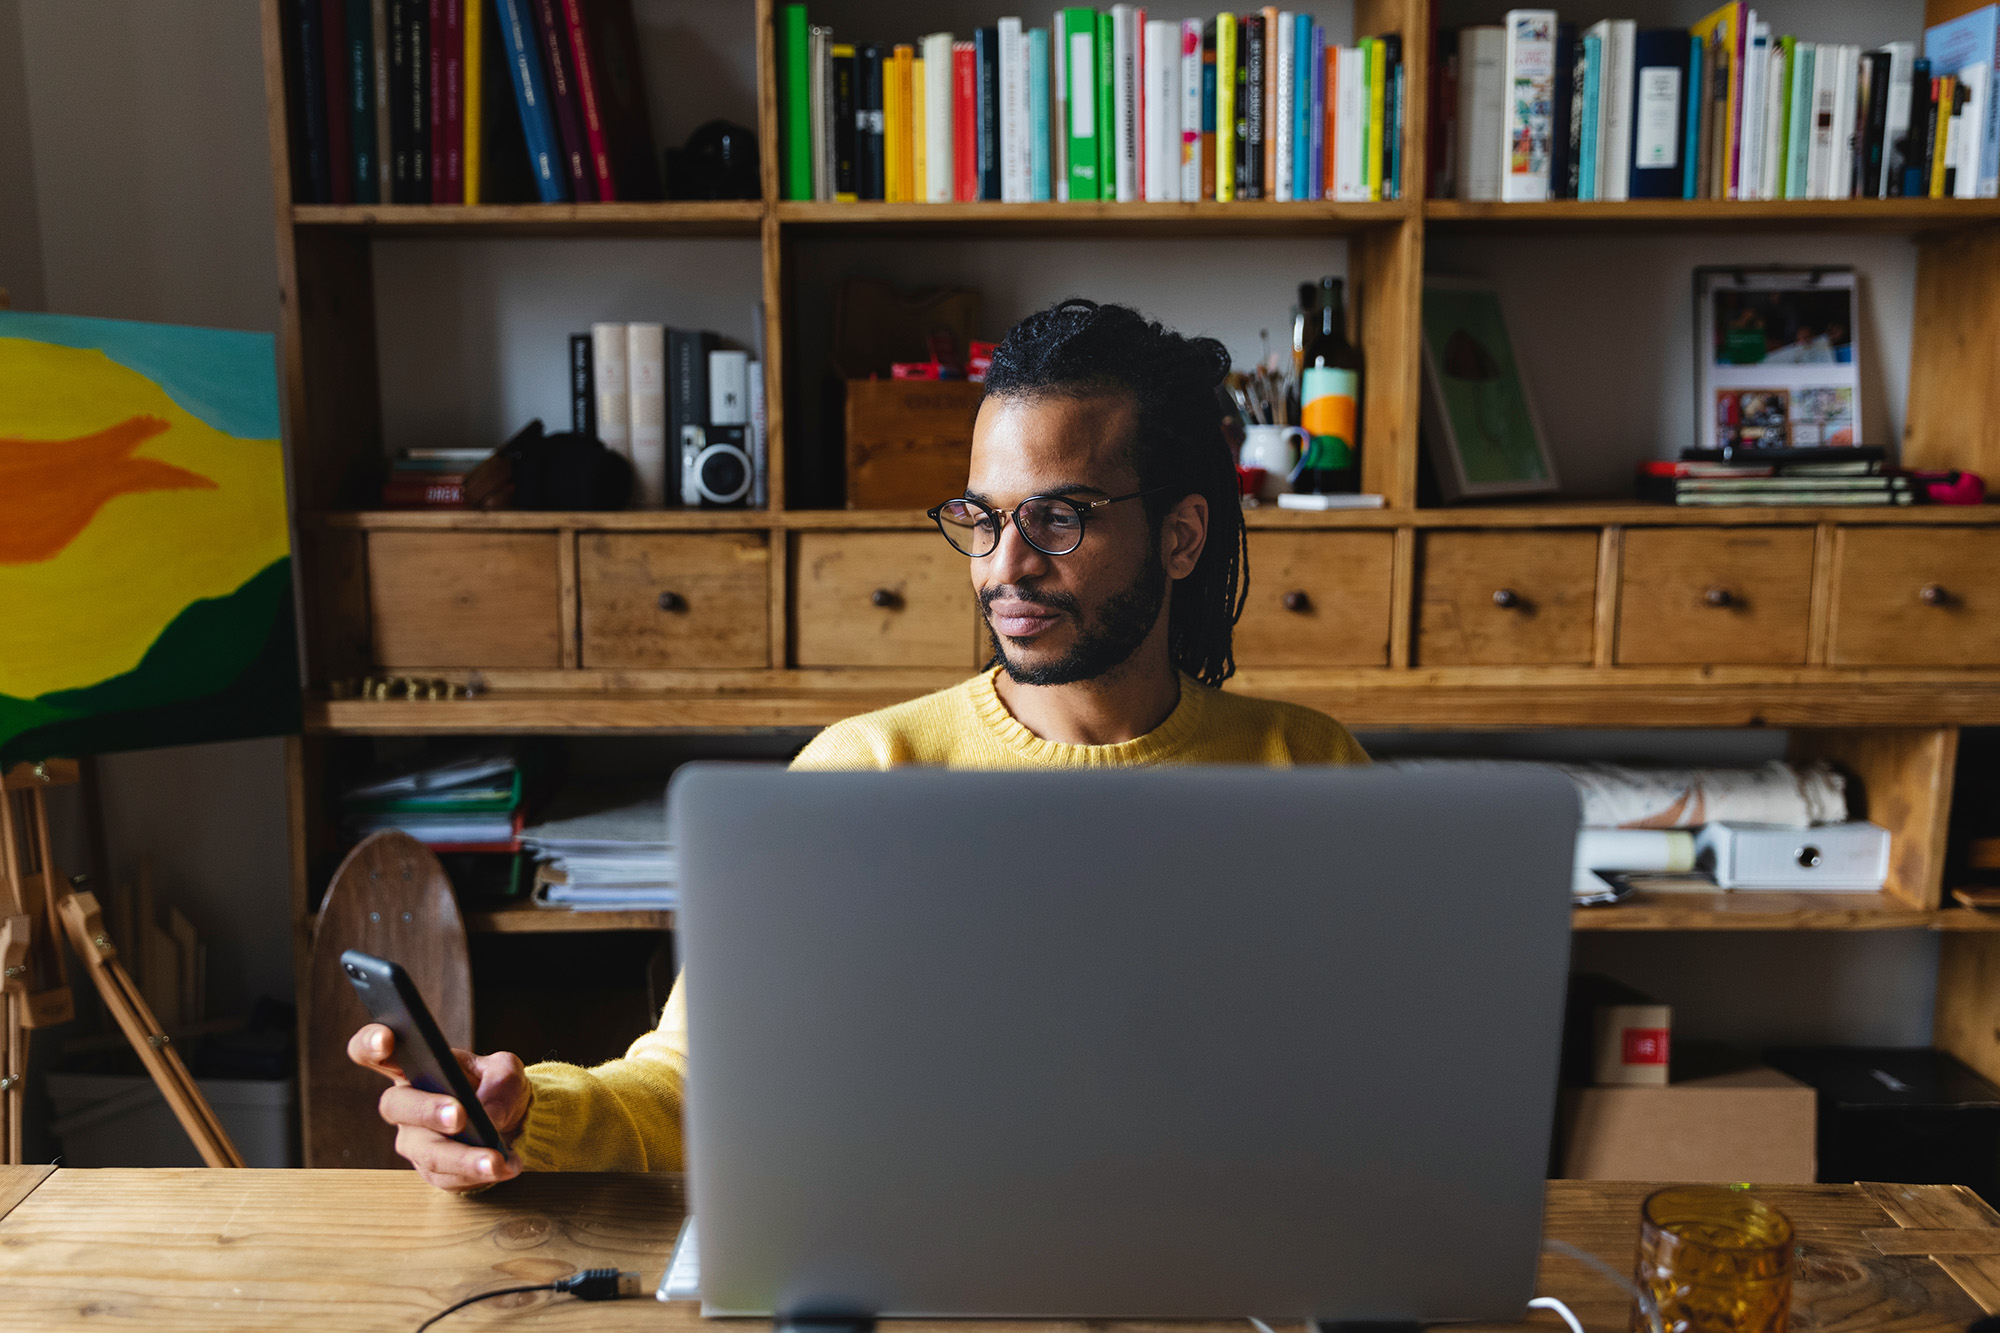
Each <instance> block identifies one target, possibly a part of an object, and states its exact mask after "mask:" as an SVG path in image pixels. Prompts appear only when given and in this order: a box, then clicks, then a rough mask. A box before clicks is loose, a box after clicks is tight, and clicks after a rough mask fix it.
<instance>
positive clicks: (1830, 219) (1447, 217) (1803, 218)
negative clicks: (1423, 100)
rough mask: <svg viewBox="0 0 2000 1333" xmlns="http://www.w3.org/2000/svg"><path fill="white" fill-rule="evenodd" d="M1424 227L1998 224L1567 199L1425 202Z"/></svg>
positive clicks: (1822, 210)
mask: <svg viewBox="0 0 2000 1333" xmlns="http://www.w3.org/2000/svg"><path fill="white" fill-rule="evenodd" d="M1424 220H1425V221H1426V222H1428V223H1430V224H1432V225H1434V226H1436V227H1437V228H1438V229H1439V230H1440V231H1511V230H1526V229H1532V230H1534V231H1537V232H1549V231H1671V232H1695V231H1725V232H1726V231H1876V232H1939V231H1953V230H1957V229H1961V228H1969V227H1985V226H1991V225H1992V224H1993V223H1995V222H2000V200H1992V199H1784V200H1776V199H1774V200H1763V201H1758V202H1750V203H1738V202H1734V201H1731V200H1726V199H1720V200H1719V199H1635V200H1630V201H1624V202H1618V203H1598V202H1594V201H1593V202H1579V201H1577V200H1573V199H1567V200H1559V201H1551V202H1548V203H1540V204H1501V203H1490V202H1485V201H1473V200H1465V199H1431V200H1427V201H1425V203H1424Z"/></svg>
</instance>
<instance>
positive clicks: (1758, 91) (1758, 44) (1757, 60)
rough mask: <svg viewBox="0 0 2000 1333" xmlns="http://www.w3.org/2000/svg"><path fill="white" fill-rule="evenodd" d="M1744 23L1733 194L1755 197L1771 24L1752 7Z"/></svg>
mask: <svg viewBox="0 0 2000 1333" xmlns="http://www.w3.org/2000/svg"><path fill="white" fill-rule="evenodd" d="M1744 26H1745V28H1746V30H1747V31H1748V33H1749V36H1750V49H1749V51H1748V52H1747V53H1746V54H1745V55H1744V58H1743V94H1742V112H1741V116H1742V123H1741V135H1742V143H1743V146H1742V148H1741V150H1740V151H1741V154H1742V156H1741V158H1740V160H1739V161H1738V162H1737V169H1736V195H1735V197H1736V198H1738V199H1757V198H1759V197H1761V193H1762V191H1761V185H1762V182H1763V180H1764V76H1765V74H1766V72H1767V71H1768V70H1769V68H1770V62H1771V25H1770V24H1768V23H1759V22H1758V21H1757V11H1756V10H1754V9H1753V10H1751V11H1750V17H1749V20H1748V22H1747V23H1746V24H1745V25H1744Z"/></svg>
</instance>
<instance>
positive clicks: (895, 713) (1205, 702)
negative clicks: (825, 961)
mask: <svg viewBox="0 0 2000 1333" xmlns="http://www.w3.org/2000/svg"><path fill="white" fill-rule="evenodd" d="M997 671H998V668H997V667H996V668H994V669H992V670H988V671H985V672H982V673H981V674H979V675H977V676H974V677H973V678H972V679H971V680H968V681H965V682H963V683H962V684H958V685H954V686H952V687H951V688H950V689H948V690H940V691H938V692H937V693H936V694H932V695H927V696H925V697H924V698H922V699H913V700H911V701H910V702H909V703H905V704H898V705H896V706H895V707H893V708H885V709H882V710H881V711H880V712H876V713H868V714H864V715H863V716H861V717H855V718H849V719H848V720H847V721H845V722H840V723H836V724H835V725H833V726H831V727H828V728H827V729H826V730H825V731H823V732H821V733H820V734H819V735H818V736H817V737H815V738H814V739H813V741H812V743H811V744H809V745H807V746H806V748H805V749H804V750H803V751H802V752H801V753H800V754H799V757H798V758H797V759H796V760H794V761H793V763H792V767H793V768H798V769H868V768H894V767H897V766H900V765H903V764H930V765H938V766H943V767H950V768H1086V767H1116V766H1122V765H1141V764H1265V765H1273V766H1284V765H1289V764H1355V763H1366V762H1368V756H1367V754H1365V753H1364V752H1363V751H1362V749H1361V747H1360V745H1358V744H1356V743H1355V740H1354V738H1353V737H1352V736H1350V735H1348V734H1347V729H1346V728H1345V727H1343V726H1341V725H1340V724H1339V723H1338V722H1335V721H1334V720H1333V719H1332V718H1330V717H1327V716H1325V715H1324V714H1321V713H1315V712H1313V711H1312V710H1311V709H1309V708H1301V707H1299V706H1298V705H1296V704H1286V703H1274V702H1271V701H1269V700H1264V699H1251V698H1246V697H1245V696H1243V695H1240V694H1225V693H1223V692H1221V691H1219V690H1212V689H1209V688H1207V687H1206V686H1203V685H1201V684H1198V683H1197V682H1195V681H1194V680H1192V679H1190V678H1188V677H1186V676H1183V677H1182V678H1181V698H1180V702H1179V704H1177V705H1176V706H1175V708H1174V711H1173V712H1172V713H1170V714H1168V716H1167V720H1166V721H1165V722H1162V723H1161V724H1160V725H1159V726H1157V727H1155V728H1154V729H1153V730H1152V731H1149V732H1147V733H1146V734H1145V735H1144V736H1140V737H1138V738H1137V739H1136V740H1129V741H1124V742H1122V743H1120V744H1117V745H1065V744H1061V743H1059V742H1055V741H1045V740H1042V739H1040V738H1039V737H1037V736H1036V735H1035V734H1034V733H1033V732H1031V731H1029V730H1028V729H1027V728H1026V727H1024V726H1022V725H1021V724H1020V723H1019V722H1018V721H1016V720H1015V719H1014V715H1013V714H1012V713H1009V712H1008V711H1007V706H1006V705H1005V704H1003V703H1002V702H1001V701H1000V696H999V695H998V694H997V693H996V692H995V691H994V688H993V678H994V675H995V674H996V673H997ZM686 1072H687V996H686V991H685V986H684V985H683V983H682V982H680V981H676V982H675V983H674V989H673V993H672V994H671V995H669V996H668V997H667V1004H666V1008H665V1010H664V1011H663V1012H662V1013H661V1015H660V1025H659V1027H658V1028H656V1029H655V1030H653V1031H651V1032H648V1033H647V1034H645V1035H644V1036H642V1037H640V1038H639V1039H638V1040H637V1041H635V1042H633V1043H632V1046H631V1049H629V1050H628V1051H626V1052H625V1054H624V1056H623V1057H622V1058H620V1059H617V1060H610V1061H607V1062H605V1063H604V1064H601V1065H598V1066H597V1067H596V1068H594V1069H581V1068H578V1067H577V1066H576V1065H567V1064H558V1063H554V1062H550V1063H544V1064H538V1065H532V1066H530V1067H529V1069H528V1082H529V1084H530V1086H531V1087H532V1088H533V1089H534V1096H533V1099H532V1101H531V1102H530V1104H529V1107H528V1118H527V1121H526V1122H525V1123H524V1124H523V1125H522V1127H521V1133H520V1136H519V1137H518V1138H517V1139H516V1140H515V1143H514V1149H515V1151H516V1152H517V1153H518V1154H519V1155H520V1158H521V1162H522V1164H523V1165H524V1166H526V1167H527V1168H528V1169H529V1170H531V1171H678V1170H681V1169H682V1155H681V1085H682V1081H683V1079H684V1078H685V1076H686Z"/></svg>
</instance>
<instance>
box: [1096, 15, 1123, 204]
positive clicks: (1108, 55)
mask: <svg viewBox="0 0 2000 1333" xmlns="http://www.w3.org/2000/svg"><path fill="white" fill-rule="evenodd" d="M1113 26H1114V25H1113V23H1112V19H1111V13H1110V11H1108V10H1105V11H1100V12H1099V13H1098V15H1097V75H1096V77H1097V197H1098V198H1099V199H1104V200H1113V199H1116V198H1117V197H1118V153H1117V142H1118V128H1117V121H1118V111H1117V106H1118V101H1117V97H1116V92H1115V88H1114V85H1115V83H1116V79H1115V78H1114V77H1113V72H1112V71H1113V63H1114V62H1113V47H1114V43H1113V41H1112V28H1113Z"/></svg>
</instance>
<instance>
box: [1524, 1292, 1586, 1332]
mask: <svg viewBox="0 0 2000 1333" xmlns="http://www.w3.org/2000/svg"><path fill="white" fill-rule="evenodd" d="M1528 1308H1529V1309H1530V1310H1554V1311H1555V1312H1556V1317H1557V1318H1558V1319H1560V1320H1562V1321H1563V1322H1564V1323H1565V1324H1568V1325H1569V1333H1583V1325H1582V1324H1580V1323H1578V1322H1577V1318H1576V1316H1575V1315H1574V1314H1572V1313H1571V1312H1570V1308H1569V1307H1568V1306H1567V1305H1564V1304H1563V1303H1562V1302H1561V1301H1559V1300H1557V1299H1556V1298H1555V1297H1553V1296H1537V1297H1535V1299H1533V1300H1532V1301H1529V1302H1528Z"/></svg>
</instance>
